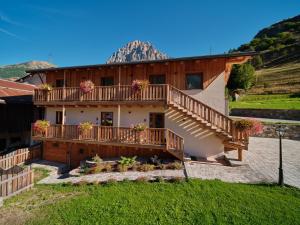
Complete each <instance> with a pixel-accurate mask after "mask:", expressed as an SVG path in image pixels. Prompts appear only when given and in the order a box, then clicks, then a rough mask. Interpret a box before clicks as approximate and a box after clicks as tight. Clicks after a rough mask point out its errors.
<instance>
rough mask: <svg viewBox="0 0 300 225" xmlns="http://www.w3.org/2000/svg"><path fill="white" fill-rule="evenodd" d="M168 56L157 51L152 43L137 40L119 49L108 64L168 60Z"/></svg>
mask: <svg viewBox="0 0 300 225" xmlns="http://www.w3.org/2000/svg"><path fill="white" fill-rule="evenodd" d="M167 58H168V56H167V55H166V54H164V53H162V52H160V51H159V50H158V49H156V48H155V47H154V46H153V45H152V44H151V43H150V42H148V41H146V42H144V41H139V40H135V41H132V42H129V43H127V44H126V45H125V46H124V47H122V48H120V49H118V51H116V52H114V53H113V55H112V56H111V57H110V58H109V59H108V60H107V63H119V62H133V61H145V60H159V59H167Z"/></svg>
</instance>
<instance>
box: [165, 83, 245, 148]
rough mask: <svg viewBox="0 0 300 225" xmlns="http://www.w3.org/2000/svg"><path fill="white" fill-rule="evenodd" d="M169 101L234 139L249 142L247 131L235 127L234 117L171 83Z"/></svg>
mask: <svg viewBox="0 0 300 225" xmlns="http://www.w3.org/2000/svg"><path fill="white" fill-rule="evenodd" d="M167 102H168V103H171V104H175V105H178V106H179V107H182V108H183V109H185V110H187V112H190V113H192V114H194V115H196V116H198V117H199V118H200V119H202V120H203V121H204V122H208V123H210V124H211V126H212V127H215V128H216V129H220V130H221V131H222V132H225V133H226V134H229V135H231V136H232V140H233V141H240V142H243V143H248V135H247V133H245V132H242V131H240V130H238V129H235V127H234V121H233V120H232V119H230V118H229V117H227V116H225V115H223V114H222V113H220V112H218V111H216V110H215V109H213V108H211V107H209V106H208V105H206V104H204V103H202V102H200V101H199V100H197V99H194V98H192V97H191V96H189V95H187V94H185V93H184V92H183V91H181V90H179V89H177V88H175V87H173V86H171V85H169V86H168V95H167Z"/></svg>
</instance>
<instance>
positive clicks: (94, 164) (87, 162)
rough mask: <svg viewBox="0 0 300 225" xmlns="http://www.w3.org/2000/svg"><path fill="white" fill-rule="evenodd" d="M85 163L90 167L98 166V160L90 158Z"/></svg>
mask: <svg viewBox="0 0 300 225" xmlns="http://www.w3.org/2000/svg"><path fill="white" fill-rule="evenodd" d="M85 165H86V166H87V167H89V168H92V167H95V166H97V162H94V161H90V160H86V161H85Z"/></svg>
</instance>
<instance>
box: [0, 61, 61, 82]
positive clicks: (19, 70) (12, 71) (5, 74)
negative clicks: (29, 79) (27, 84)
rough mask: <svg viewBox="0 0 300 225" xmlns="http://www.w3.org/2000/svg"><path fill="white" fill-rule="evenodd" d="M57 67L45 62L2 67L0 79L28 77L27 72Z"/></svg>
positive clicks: (0, 68)
mask: <svg viewBox="0 0 300 225" xmlns="http://www.w3.org/2000/svg"><path fill="white" fill-rule="evenodd" d="M50 67H55V65H53V64H51V63H48V62H44V61H30V62H25V63H20V64H14V65H7V66H1V67H0V78H4V79H8V78H18V77H22V76H24V75H26V72H25V71H26V70H29V69H42V68H50Z"/></svg>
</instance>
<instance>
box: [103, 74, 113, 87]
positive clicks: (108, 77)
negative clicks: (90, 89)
mask: <svg viewBox="0 0 300 225" xmlns="http://www.w3.org/2000/svg"><path fill="white" fill-rule="evenodd" d="M105 79H112V85H104V80H105ZM100 84H101V86H104V87H109V86H113V85H115V78H114V76H107V77H101V78H100Z"/></svg>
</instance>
